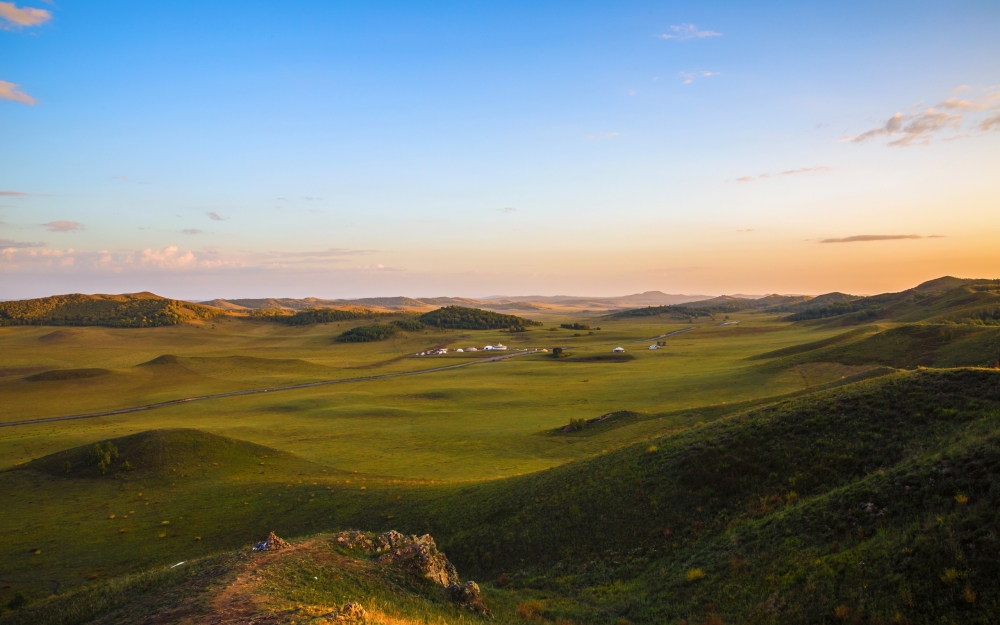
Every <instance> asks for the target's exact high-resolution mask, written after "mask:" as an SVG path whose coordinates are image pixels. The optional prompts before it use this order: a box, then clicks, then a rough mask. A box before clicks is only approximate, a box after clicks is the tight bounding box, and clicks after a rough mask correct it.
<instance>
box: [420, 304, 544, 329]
mask: <svg viewBox="0 0 1000 625" xmlns="http://www.w3.org/2000/svg"><path fill="white" fill-rule="evenodd" d="M417 320H418V321H420V322H421V323H423V324H425V325H428V326H434V327H437V328H450V329H460V330H497V329H501V328H515V327H517V328H524V327H529V326H537V325H541V324H540V323H538V322H537V321H532V320H531V319H525V318H523V317H518V316H516V315H505V314H502V313H497V312H493V311H489V310H482V309H480V308H465V307H463V306H445V307H443V308H438V309H437V310H432V311H431V312H429V313H424V314H422V315H420V316H419V317H417Z"/></svg>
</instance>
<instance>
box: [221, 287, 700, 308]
mask: <svg viewBox="0 0 1000 625" xmlns="http://www.w3.org/2000/svg"><path fill="white" fill-rule="evenodd" d="M706 297H708V296H707V295H670V294H667V293H661V292H660V291H646V292H645V293H636V294H634V295H623V296H621V297H578V296H571V295H554V296H546V295H527V296H516V297H507V296H493V297H487V298H483V299H470V298H467V297H421V298H412V297H363V298H359V299H319V298H315V297H307V298H304V299H291V298H265V299H213V300H210V301H207V302H201V303H202V304H204V305H206V306H214V307H217V308H223V309H226V310H253V309H268V310H288V311H295V310H307V309H309V308H327V307H330V308H335V307H366V308H383V309H389V310H413V311H424V310H429V309H433V308H440V307H442V306H465V307H468V308H488V309H493V310H541V309H544V308H548V307H560V308H564V307H569V308H594V309H597V310H605V309H610V308H628V307H633V306H663V305H671V304H681V303H684V302H693V301H697V300H703V299H705V298H706Z"/></svg>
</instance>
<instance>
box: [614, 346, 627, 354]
mask: <svg viewBox="0 0 1000 625" xmlns="http://www.w3.org/2000/svg"><path fill="white" fill-rule="evenodd" d="M611 353H613V354H623V353H625V348H623V347H616V348H614V349H613V350H611Z"/></svg>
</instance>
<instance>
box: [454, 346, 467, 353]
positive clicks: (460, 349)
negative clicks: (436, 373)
mask: <svg viewBox="0 0 1000 625" xmlns="http://www.w3.org/2000/svg"><path fill="white" fill-rule="evenodd" d="M464 351H465V350H464V349H462V348H461V347H459V348H458V349H456V350H455V353H456V354H461V353H462V352H464Z"/></svg>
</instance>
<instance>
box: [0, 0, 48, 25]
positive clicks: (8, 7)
mask: <svg viewBox="0 0 1000 625" xmlns="http://www.w3.org/2000/svg"><path fill="white" fill-rule="evenodd" d="M50 19H52V12H51V11H46V10H45V9H32V8H30V7H24V8H20V9H19V8H18V7H17V5H15V4H14V3H13V2H0V28H3V29H4V30H11V29H14V28H24V27H25V26H27V27H31V26H41V25H42V24H44V23H45V22H47V21H49V20H50Z"/></svg>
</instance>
